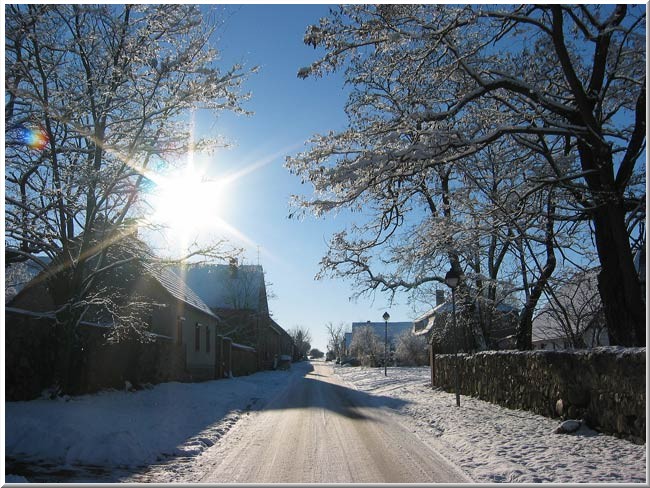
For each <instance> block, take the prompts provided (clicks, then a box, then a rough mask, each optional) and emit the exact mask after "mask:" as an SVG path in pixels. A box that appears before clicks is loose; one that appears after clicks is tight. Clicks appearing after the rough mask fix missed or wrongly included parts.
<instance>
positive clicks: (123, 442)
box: [5, 368, 300, 482]
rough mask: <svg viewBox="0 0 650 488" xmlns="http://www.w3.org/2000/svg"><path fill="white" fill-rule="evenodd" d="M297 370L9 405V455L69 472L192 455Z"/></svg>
mask: <svg viewBox="0 0 650 488" xmlns="http://www.w3.org/2000/svg"><path fill="white" fill-rule="evenodd" d="M296 374H300V368H293V369H292V370H290V371H264V372H260V373H257V374H254V375H251V376H243V377H240V378H233V379H228V380H219V381H207V382H203V383H176V382H172V383H163V384H160V385H155V386H152V387H151V388H149V389H144V390H141V391H104V392H101V393H98V394H94V395H83V396H78V397H70V398H66V399H57V400H49V399H38V400H32V401H29V402H6V403H5V421H6V422H5V454H6V456H9V457H10V458H13V459H17V460H19V461H20V462H21V464H30V463H32V464H36V465H38V464H42V463H43V462H46V463H47V464H49V465H59V466H60V467H61V469H62V470H67V471H69V470H73V469H74V466H75V465H92V466H101V467H103V468H107V469H109V470H110V469H111V468H133V467H135V466H142V465H147V464H151V463H155V462H159V461H164V460H165V459H167V458H169V457H172V456H180V457H183V458H186V457H194V456H196V455H198V454H200V453H201V452H203V451H204V450H205V449H207V448H208V447H210V446H212V445H214V443H216V442H218V441H219V439H220V438H221V437H222V436H223V435H224V434H225V433H226V432H227V431H228V430H229V429H230V428H231V427H232V426H233V425H234V424H235V423H236V422H237V420H238V419H239V418H240V417H241V416H242V415H246V412H247V410H250V409H253V408H258V407H259V406H260V405H262V404H264V403H266V402H267V401H268V400H269V399H271V398H273V396H274V395H276V394H277V393H278V392H279V391H281V390H282V389H283V388H284V387H286V386H287V384H288V381H289V380H290V378H291V377H292V376H295V375H296ZM10 469H11V468H10V467H7V468H6V471H5V476H6V480H7V482H9V480H10V479H11V480H17V479H19V478H13V477H10V475H14V474H15V473H11V471H8V470H10ZM27 479H28V480H29V477H27ZM108 479H109V480H110V477H109V478H108ZM55 481H56V480H55ZM75 481H78V480H75ZM14 482H16V481H14Z"/></svg>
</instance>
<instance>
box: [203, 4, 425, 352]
mask: <svg viewBox="0 0 650 488" xmlns="http://www.w3.org/2000/svg"><path fill="white" fill-rule="evenodd" d="M203 8H208V7H207V6H205V7H203ZM329 8H330V6H328V5H255V6H253V5H241V6H237V5H228V6H224V7H219V12H221V13H222V14H225V16H224V24H223V26H222V27H221V28H220V29H218V31H217V33H216V34H217V37H218V39H217V40H216V47H217V48H218V49H220V50H221V51H222V59H223V63H224V66H229V65H231V64H232V63H236V62H241V63H244V64H245V65H246V66H248V67H252V66H259V67H260V70H259V72H258V73H256V74H254V75H252V76H251V77H250V78H249V79H248V81H247V82H246V84H245V89H246V90H250V91H251V92H252V98H251V100H250V101H249V102H247V103H246V105H245V107H246V108H247V109H249V110H251V111H253V112H255V114H254V115H252V116H250V117H245V116H234V115H231V114H224V115H222V116H220V117H219V118H218V119H217V120H216V121H215V120H214V119H204V118H203V117H202V116H196V117H195V124H196V131H197V132H202V133H207V134H215V133H218V134H220V135H223V136H225V137H227V138H228V139H229V140H231V141H232V142H233V143H234V144H235V146H234V147H233V148H231V149H228V150H219V151H218V152H216V153H215V154H214V155H212V156H211V157H210V158H208V159H207V160H205V161H204V164H206V172H207V174H208V175H209V176H210V177H214V178H216V179H218V178H220V177H223V176H224V175H228V174H232V173H236V172H238V171H241V170H244V171H246V173H245V174H244V175H243V176H241V177H239V178H238V179H237V180H235V181H234V182H233V183H232V184H230V185H229V186H228V188H227V189H225V190H224V192H225V194H224V195H222V198H220V201H221V207H220V209H219V211H218V213H219V215H220V217H221V218H222V219H223V220H225V221H227V222H228V223H229V224H230V225H231V226H233V227H235V228H236V229H237V230H238V231H239V232H240V233H241V234H243V235H244V236H246V239H245V240H239V242H238V244H239V245H242V246H244V247H246V252H245V260H246V262H248V263H250V264H256V263H257V260H258V250H257V246H259V259H260V264H262V266H263V267H264V269H265V271H266V273H267V280H268V281H270V282H271V283H272V285H271V290H272V292H273V293H274V294H275V295H276V298H274V299H272V300H271V301H270V303H269V306H270V308H271V311H272V313H273V316H274V318H275V319H276V321H277V322H278V323H279V324H280V325H282V326H283V327H284V328H285V329H290V328H292V327H294V326H296V325H302V326H305V327H307V328H309V329H310V331H311V334H312V339H313V340H312V346H314V347H318V348H319V349H321V350H325V348H326V345H327V337H326V333H325V324H326V323H327V322H330V321H331V322H333V323H334V324H338V323H340V322H344V323H345V324H347V325H348V326H349V325H350V324H351V323H352V322H356V321H366V320H372V321H381V316H382V314H383V313H384V311H386V310H387V309H388V307H387V305H388V302H387V301H388V297H387V296H384V295H376V296H375V299H374V303H373V301H372V299H370V298H369V299H367V300H358V301H357V302H356V303H355V302H351V301H350V300H349V297H350V295H351V294H352V293H353V290H352V289H351V284H350V283H349V282H347V281H341V280H329V279H327V280H323V281H314V276H315V275H316V273H317V272H318V269H319V266H318V263H319V261H320V259H321V257H322V256H323V255H324V254H325V252H326V250H327V245H326V243H327V241H328V239H329V237H330V236H331V235H332V233H333V232H334V231H336V230H339V229H341V228H343V227H344V226H345V223H346V222H349V220H348V219H349V217H347V216H345V215H339V216H336V217H335V216H328V217H325V218H321V219H316V218H313V217H312V218H307V219H305V220H303V221H296V220H290V219H288V214H289V198H290V196H291V195H292V194H295V193H304V192H307V193H308V192H310V191H311V188H310V187H309V186H308V185H304V186H303V185H301V184H300V180H299V179H298V178H296V177H295V176H292V175H291V174H289V172H288V171H287V170H286V169H285V168H284V166H283V165H284V161H285V157H286V156H287V155H290V154H295V153H296V152H298V151H301V150H302V149H303V148H304V147H305V146H304V143H305V142H306V141H307V140H308V139H309V138H310V137H311V136H312V135H314V134H317V133H324V132H327V131H330V130H341V129H343V128H344V127H345V126H346V122H347V119H346V116H345V113H344V110H343V107H344V105H345V102H346V99H347V91H346V88H345V87H344V84H343V78H342V76H340V75H339V74H335V75H332V76H328V77H325V78H322V79H307V80H301V79H299V78H298V77H297V76H296V73H297V72H298V69H299V68H301V67H303V66H307V65H309V64H310V63H311V62H313V61H314V60H316V59H317V56H318V51H315V50H314V49H313V48H312V47H309V46H306V45H305V44H304V43H303V42H302V39H303V36H304V33H305V30H306V28H307V26H308V25H309V24H311V23H317V22H318V20H319V18H321V17H323V16H326V15H327V13H328V9H329ZM222 9H225V10H222ZM251 168H255V169H251ZM402 302H405V300H402ZM388 311H389V313H390V314H391V317H392V320H395V321H405V320H409V319H411V318H412V315H413V314H412V312H411V311H410V309H409V307H407V306H401V307H398V306H395V305H393V306H392V307H391V308H390V309H388Z"/></svg>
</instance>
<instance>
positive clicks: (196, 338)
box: [194, 322, 201, 351]
mask: <svg viewBox="0 0 650 488" xmlns="http://www.w3.org/2000/svg"><path fill="white" fill-rule="evenodd" d="M194 350H195V351H200V350H201V333H200V325H199V323H198V322H197V323H196V325H195V326H194Z"/></svg>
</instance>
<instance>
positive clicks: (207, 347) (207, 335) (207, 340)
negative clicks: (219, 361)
mask: <svg viewBox="0 0 650 488" xmlns="http://www.w3.org/2000/svg"><path fill="white" fill-rule="evenodd" d="M205 352H210V327H206V328H205Z"/></svg>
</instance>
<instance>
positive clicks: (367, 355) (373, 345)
mask: <svg viewBox="0 0 650 488" xmlns="http://www.w3.org/2000/svg"><path fill="white" fill-rule="evenodd" d="M350 353H351V354H352V355H353V356H355V357H357V359H359V361H361V364H362V365H364V366H372V367H374V366H378V365H379V362H380V359H383V354H384V344H383V342H382V341H381V340H380V339H379V337H377V334H375V332H374V331H373V329H372V327H370V326H367V325H365V326H363V327H359V328H358V329H356V330H355V331H354V334H352V342H351V343H350Z"/></svg>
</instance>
